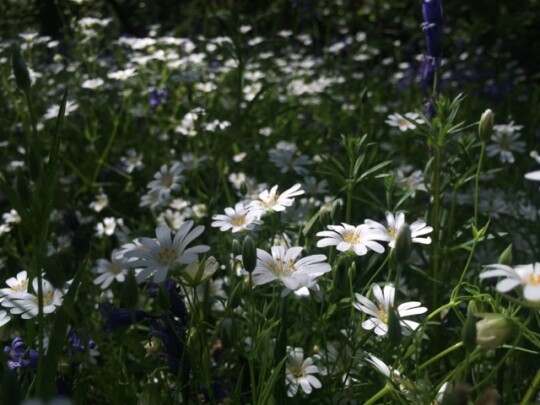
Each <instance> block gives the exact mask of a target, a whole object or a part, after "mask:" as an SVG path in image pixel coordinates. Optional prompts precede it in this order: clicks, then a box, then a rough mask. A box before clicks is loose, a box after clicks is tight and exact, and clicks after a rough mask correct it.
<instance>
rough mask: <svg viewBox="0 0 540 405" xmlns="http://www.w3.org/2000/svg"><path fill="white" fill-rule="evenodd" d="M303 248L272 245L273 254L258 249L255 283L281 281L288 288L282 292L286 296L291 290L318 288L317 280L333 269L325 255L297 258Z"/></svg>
mask: <svg viewBox="0 0 540 405" xmlns="http://www.w3.org/2000/svg"><path fill="white" fill-rule="evenodd" d="M302 250H303V248H301V247H298V246H295V247H291V248H289V249H285V248H284V247H283V246H272V249H271V251H272V254H271V255H270V254H269V253H267V252H265V251H264V250H262V249H257V265H256V266H255V270H254V271H253V283H254V284H256V285H263V284H267V283H270V282H272V281H276V280H278V281H280V282H282V283H283V284H284V286H285V287H286V289H285V290H284V291H283V292H282V296H285V295H287V294H288V293H289V291H295V292H296V291H299V290H301V291H300V292H301V293H304V292H305V291H306V288H309V289H316V288H317V287H316V281H315V279H317V278H318V277H320V276H322V275H323V274H324V273H327V272H329V271H331V270H332V267H331V266H330V265H329V264H328V263H322V262H323V261H325V260H326V256H325V255H311V256H306V257H304V258H302V259H300V260H297V258H298V256H299V255H300V253H301V252H302Z"/></svg>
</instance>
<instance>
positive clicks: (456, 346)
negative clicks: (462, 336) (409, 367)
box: [418, 342, 463, 370]
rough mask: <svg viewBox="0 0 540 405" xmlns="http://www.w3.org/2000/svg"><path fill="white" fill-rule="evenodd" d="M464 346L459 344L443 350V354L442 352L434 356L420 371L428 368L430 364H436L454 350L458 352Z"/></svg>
mask: <svg viewBox="0 0 540 405" xmlns="http://www.w3.org/2000/svg"><path fill="white" fill-rule="evenodd" d="M462 346H463V342H458V343H456V344H454V345H452V346H450V347H449V348H447V349H445V350H443V351H442V352H440V353H439V354H437V355H435V356H433V357H432V358H431V359H429V360H428V361H426V362H425V363H423V364H421V365H420V367H418V370H422V369H424V368H426V367H427V366H429V365H430V364H432V363H434V362H436V361H437V360H439V359H441V358H443V357H444V356H446V355H447V354H448V353H451V352H453V351H454V350H457V349H459V348H460V347H462Z"/></svg>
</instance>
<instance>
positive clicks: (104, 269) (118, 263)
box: [92, 250, 129, 290]
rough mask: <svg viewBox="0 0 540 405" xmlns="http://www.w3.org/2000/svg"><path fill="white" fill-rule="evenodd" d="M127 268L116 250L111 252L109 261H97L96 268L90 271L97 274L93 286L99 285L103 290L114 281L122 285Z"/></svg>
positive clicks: (126, 264)
mask: <svg viewBox="0 0 540 405" xmlns="http://www.w3.org/2000/svg"><path fill="white" fill-rule="evenodd" d="M128 268H129V265H128V263H126V262H125V261H124V260H123V258H122V255H119V254H118V251H117V250H113V252H112V254H111V261H108V260H105V259H98V260H97V267H95V268H93V269H92V272H94V273H97V274H98V276H97V277H96V278H95V279H94V284H96V285H99V286H100V287H101V288H102V289H103V290H105V289H107V287H109V286H110V285H111V283H112V282H113V281H114V280H116V281H118V282H119V283H123V282H124V280H125V278H126V274H127V269H128Z"/></svg>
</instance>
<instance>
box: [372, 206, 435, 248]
mask: <svg viewBox="0 0 540 405" xmlns="http://www.w3.org/2000/svg"><path fill="white" fill-rule="evenodd" d="M365 222H366V224H368V225H370V226H371V227H373V228H376V229H380V230H381V232H386V233H387V234H388V236H389V238H390V240H389V242H388V246H389V247H391V248H393V247H394V246H395V244H396V238H397V235H398V232H399V229H400V228H401V227H402V226H403V225H404V224H405V214H404V213H403V212H398V213H397V214H396V215H395V216H394V214H392V213H391V212H389V211H387V212H386V222H387V223H388V227H386V228H385V227H384V226H383V225H381V224H379V223H378V222H375V221H372V220H371V219H366V220H365ZM410 228H411V238H412V241H413V243H421V244H423V245H429V244H430V243H431V238H430V237H429V236H428V237H424V235H427V234H428V233H431V232H433V228H432V227H431V226H427V225H426V223H425V222H424V221H422V220H420V219H419V220H416V221H414V222H413V223H412V224H411V225H410Z"/></svg>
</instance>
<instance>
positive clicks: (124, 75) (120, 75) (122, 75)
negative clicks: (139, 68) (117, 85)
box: [107, 68, 137, 81]
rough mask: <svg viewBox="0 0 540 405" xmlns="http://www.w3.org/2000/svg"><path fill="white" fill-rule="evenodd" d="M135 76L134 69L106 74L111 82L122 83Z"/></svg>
mask: <svg viewBox="0 0 540 405" xmlns="http://www.w3.org/2000/svg"><path fill="white" fill-rule="evenodd" d="M136 74H137V72H136V70H135V68H129V69H125V70H117V71H116V72H110V73H107V77H108V78H109V79H113V80H120V81H124V80H127V79H129V78H130V77H133V76H135V75H136Z"/></svg>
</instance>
